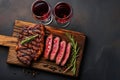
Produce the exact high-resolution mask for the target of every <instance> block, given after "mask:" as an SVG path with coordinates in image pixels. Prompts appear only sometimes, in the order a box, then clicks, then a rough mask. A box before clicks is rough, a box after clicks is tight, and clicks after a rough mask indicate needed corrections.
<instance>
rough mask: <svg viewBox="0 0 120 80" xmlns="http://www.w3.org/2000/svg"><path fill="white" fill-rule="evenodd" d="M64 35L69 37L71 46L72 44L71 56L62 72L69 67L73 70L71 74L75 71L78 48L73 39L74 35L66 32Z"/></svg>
mask: <svg viewBox="0 0 120 80" xmlns="http://www.w3.org/2000/svg"><path fill="white" fill-rule="evenodd" d="M66 36H67V37H68V38H69V40H70V43H71V46H72V57H71V61H70V64H69V65H68V67H67V68H66V69H65V71H64V72H67V71H68V70H69V69H71V71H72V72H73V74H75V73H76V58H77V57H78V55H77V54H78V52H79V50H80V48H79V47H78V43H77V42H76V41H75V39H74V37H73V36H72V35H70V34H68V33H66Z"/></svg>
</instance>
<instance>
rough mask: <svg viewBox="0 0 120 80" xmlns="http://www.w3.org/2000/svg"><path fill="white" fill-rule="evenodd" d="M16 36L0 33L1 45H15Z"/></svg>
mask: <svg viewBox="0 0 120 80" xmlns="http://www.w3.org/2000/svg"><path fill="white" fill-rule="evenodd" d="M17 41H18V40H17V38H15V37H11V36H5V35H0V45H2V46H8V47H11V46H16V44H17Z"/></svg>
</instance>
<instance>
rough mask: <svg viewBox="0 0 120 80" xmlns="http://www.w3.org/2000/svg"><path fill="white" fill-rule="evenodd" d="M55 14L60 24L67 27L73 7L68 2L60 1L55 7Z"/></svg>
mask: <svg viewBox="0 0 120 80" xmlns="http://www.w3.org/2000/svg"><path fill="white" fill-rule="evenodd" d="M54 16H55V20H56V23H57V24H58V25H60V26H62V27H66V26H67V25H68V24H69V23H70V20H71V17H72V7H71V6H70V5H69V4H68V3H65V2H58V3H57V4H56V5H55V7H54Z"/></svg>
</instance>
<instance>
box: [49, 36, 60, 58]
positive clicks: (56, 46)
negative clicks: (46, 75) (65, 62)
mask: <svg viewBox="0 0 120 80" xmlns="http://www.w3.org/2000/svg"><path fill="white" fill-rule="evenodd" d="M59 43H60V38H59V37H56V38H55V39H54V41H53V48H52V52H51V53H50V60H54V59H55V57H56V54H57V52H58V49H59Z"/></svg>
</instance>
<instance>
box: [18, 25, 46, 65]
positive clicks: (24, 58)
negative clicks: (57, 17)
mask: <svg viewBox="0 0 120 80" xmlns="http://www.w3.org/2000/svg"><path fill="white" fill-rule="evenodd" d="M34 35H38V36H36V37H35V38H34V39H32V40H31V41H29V42H27V43H24V44H21V42H22V41H23V40H25V39H27V38H28V37H30V36H34ZM44 35H45V33H44V26H43V25H35V26H34V27H30V26H25V27H24V28H22V30H21V32H20V33H19V37H18V45H17V49H16V52H17V58H18V59H19V60H20V61H21V62H22V63H24V64H27V65H30V64H31V61H32V60H37V59H38V58H39V56H40V55H41V53H42V51H43V47H44Z"/></svg>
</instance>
